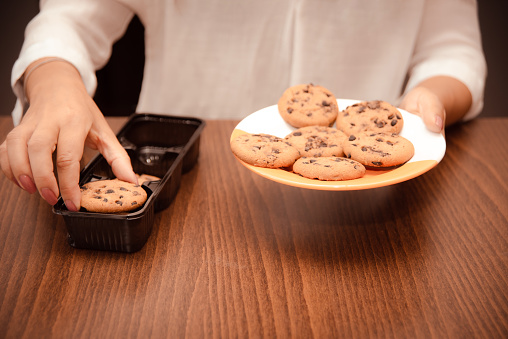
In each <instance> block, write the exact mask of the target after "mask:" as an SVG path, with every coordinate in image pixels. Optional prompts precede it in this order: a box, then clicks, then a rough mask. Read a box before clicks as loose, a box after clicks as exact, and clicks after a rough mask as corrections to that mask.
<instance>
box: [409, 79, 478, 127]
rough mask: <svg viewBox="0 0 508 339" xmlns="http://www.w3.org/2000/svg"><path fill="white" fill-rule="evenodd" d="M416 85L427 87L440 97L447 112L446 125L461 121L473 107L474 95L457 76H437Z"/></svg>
mask: <svg viewBox="0 0 508 339" xmlns="http://www.w3.org/2000/svg"><path fill="white" fill-rule="evenodd" d="M416 87H422V88H425V89H427V90H429V91H430V92H432V93H433V94H435V95H436V96H437V97H438V99H439V100H440V101H441V103H442V104H443V107H444V109H445V112H446V120H445V124H446V126H449V125H452V124H454V123H456V122H458V121H460V120H461V119H462V118H463V117H464V115H465V114H466V113H467V112H468V111H469V109H470V107H471V104H472V96H471V93H470V92H469V89H468V88H467V87H466V85H464V84H463V83H462V82H461V81H459V80H457V79H455V78H452V77H448V76H435V77H432V78H429V79H426V80H424V81H422V82H421V83H419V84H418V85H417V86H416Z"/></svg>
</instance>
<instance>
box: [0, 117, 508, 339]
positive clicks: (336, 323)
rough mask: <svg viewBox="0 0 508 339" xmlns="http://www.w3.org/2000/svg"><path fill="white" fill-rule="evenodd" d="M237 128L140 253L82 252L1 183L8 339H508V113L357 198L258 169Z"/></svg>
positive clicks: (56, 223) (466, 129)
mask: <svg viewBox="0 0 508 339" xmlns="http://www.w3.org/2000/svg"><path fill="white" fill-rule="evenodd" d="M109 121H110V122H111V124H112V126H115V127H114V128H115V129H118V127H119V126H120V125H121V124H122V123H123V122H124V121H125V120H124V119H123V118H115V119H110V120H109ZM235 125H236V123H235V122H233V121H209V122H208V123H207V127H206V128H205V130H204V132H203V134H202V139H201V153H200V159H199V162H198V165H197V166H196V167H195V168H194V169H193V170H192V171H191V172H189V173H187V174H185V175H184V176H183V180H182V185H181V188H180V191H179V192H178V195H177V197H176V199H175V200H174V201H173V203H172V205H171V206H170V207H169V208H168V209H167V210H165V211H162V212H160V213H158V214H156V217H155V224H154V229H153V231H152V234H151V236H150V238H149V240H148V242H147V243H146V245H145V246H144V248H143V249H142V250H141V251H139V252H136V253H133V254H124V253H112V252H99V251H90V250H77V249H74V248H72V247H70V246H69V245H68V244H67V241H66V228H65V225H64V222H63V219H62V218H61V217H60V216H56V215H53V213H52V211H51V207H50V206H49V205H47V204H46V203H45V202H44V201H43V200H42V199H41V198H40V197H39V196H38V195H29V194H28V193H26V192H24V191H21V190H20V189H19V188H17V187H16V186H14V185H13V184H12V183H10V182H9V181H8V180H7V179H6V178H5V177H3V176H2V177H0V194H1V197H2V201H1V203H0V223H1V226H0V337H2V338H5V337H6V338H21V337H26V338H36V337H37V338H38V337H58V338H78V337H83V338H91V337H92V338H106V337H118V338H130V337H141V338H148V337H151V338H160V337H170V338H182V337H191V338H202V337H213V338H227V337H235V338H236V337H241V338H244V337H254V338H259V337H267V338H271V337H283V338H284V337H297V338H312V337H315V338H340V337H343V338H353V337H354V338H365V337H403V338H414V337H419V338H429V337H434V338H445V337H452V338H471V337H477V338H501V337H504V338H506V337H507V336H508V270H507V266H508V184H507V180H506V176H507V174H508V119H507V118H483V119H482V118H480V119H477V120H476V121H473V122H470V123H467V124H464V125H461V126H456V127H454V128H451V129H449V130H448V131H447V142H448V148H447V153H446V156H445V158H444V159H443V161H442V162H441V163H440V164H439V165H438V166H437V167H436V168H434V169H432V170H431V171H430V172H428V173H426V174H424V175H422V176H420V177H418V178H415V179H412V180H410V181H407V182H404V183H400V184H397V185H394V186H390V187H385V188H378V189H373V190H365V191H350V192H327V191H312V190H306V189H299V188H294V187H289V186H284V185H281V184H277V183H274V182H272V181H269V180H267V179H264V178H261V177H259V176H257V175H254V174H252V173H251V172H250V171H248V170H247V169H246V168H245V167H243V166H242V165H240V164H239V163H238V162H237V161H236V160H235V159H234V157H233V155H232V154H231V152H230V149H229V136H230V133H231V131H232V130H233V128H234V126H235ZM11 127H12V124H11V122H10V118H8V117H4V118H0V139H2V140H3V139H4V137H5V135H6V134H7V132H8V131H9V130H10V129H11Z"/></svg>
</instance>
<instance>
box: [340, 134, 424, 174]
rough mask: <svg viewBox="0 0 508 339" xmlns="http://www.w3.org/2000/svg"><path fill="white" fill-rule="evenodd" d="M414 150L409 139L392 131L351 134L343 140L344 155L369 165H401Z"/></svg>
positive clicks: (408, 158)
mask: <svg viewBox="0 0 508 339" xmlns="http://www.w3.org/2000/svg"><path fill="white" fill-rule="evenodd" d="M414 152H415V149H414V146H413V144H412V143H411V141H409V140H408V139H406V138H404V137H401V136H400V135H397V134H393V133H382V132H378V133H375V132H362V133H358V134H351V135H350V136H349V138H348V139H347V140H346V142H344V153H345V154H346V157H348V158H351V159H353V160H356V161H358V162H360V163H362V164H363V165H365V166H369V167H393V166H398V165H402V164H404V163H406V162H407V161H408V160H410V159H411V158H412V157H413V155H414Z"/></svg>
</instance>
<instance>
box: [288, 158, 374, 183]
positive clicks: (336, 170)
mask: <svg viewBox="0 0 508 339" xmlns="http://www.w3.org/2000/svg"><path fill="white" fill-rule="evenodd" d="M293 172H295V173H298V174H300V175H301V176H303V177H306V178H309V179H318V180H327V181H331V180H337V181H338V180H352V179H358V178H361V177H363V176H364V175H365V167H364V166H363V165H362V164H360V163H359V162H357V161H354V160H351V159H347V158H343V157H302V158H300V159H298V160H297V161H296V162H295V164H294V165H293Z"/></svg>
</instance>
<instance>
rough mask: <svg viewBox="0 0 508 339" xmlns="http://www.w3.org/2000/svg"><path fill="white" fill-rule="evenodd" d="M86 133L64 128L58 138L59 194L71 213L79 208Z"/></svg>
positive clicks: (80, 130)
mask: <svg viewBox="0 0 508 339" xmlns="http://www.w3.org/2000/svg"><path fill="white" fill-rule="evenodd" d="M68 127H70V126H68ZM87 133H88V131H87V130H86V129H82V128H66V130H62V131H60V134H59V137H58V148H57V150H56V167H57V170H58V180H59V183H60V194H61V195H62V199H63V201H64V202H65V206H66V207H67V209H68V210H69V211H73V212H75V211H78V210H79V208H80V207H81V192H80V190H79V171H80V160H81V157H82V156H83V149H84V145H85V139H86V136H87Z"/></svg>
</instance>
